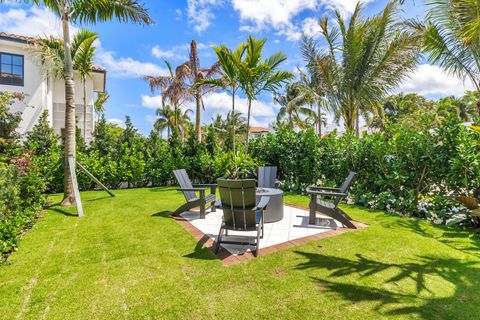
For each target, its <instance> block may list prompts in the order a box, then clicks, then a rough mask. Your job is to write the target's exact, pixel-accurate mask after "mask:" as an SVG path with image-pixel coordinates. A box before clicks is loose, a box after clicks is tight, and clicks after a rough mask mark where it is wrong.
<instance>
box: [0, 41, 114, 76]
mask: <svg viewBox="0 0 480 320" xmlns="http://www.w3.org/2000/svg"><path fill="white" fill-rule="evenodd" d="M0 40H7V41H8V40H13V41H15V40H17V41H20V42H24V43H33V42H35V41H36V40H37V38H34V37H28V36H21V35H18V34H13V33H6V32H0ZM92 70H93V71H97V72H104V73H105V72H107V69H105V68H104V67H100V66H95V65H94V66H93V67H92Z"/></svg>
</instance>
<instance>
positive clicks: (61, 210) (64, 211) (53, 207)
mask: <svg viewBox="0 0 480 320" xmlns="http://www.w3.org/2000/svg"><path fill="white" fill-rule="evenodd" d="M47 209H48V210H50V211H54V212H57V213H60V214H63V215H64V216H67V217H78V214H77V211H76V209H71V210H68V209H64V208H62V207H61V206H60V203H55V204H52V205H50V206H48V207H47Z"/></svg>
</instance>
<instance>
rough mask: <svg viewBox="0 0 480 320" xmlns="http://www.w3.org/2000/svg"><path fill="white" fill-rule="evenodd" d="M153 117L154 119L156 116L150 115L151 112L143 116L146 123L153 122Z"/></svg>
mask: <svg viewBox="0 0 480 320" xmlns="http://www.w3.org/2000/svg"><path fill="white" fill-rule="evenodd" d="M155 119H156V118H155V117H154V116H152V115H151V114H147V115H146V116H145V120H146V121H147V122H148V123H152V124H153V123H155Z"/></svg>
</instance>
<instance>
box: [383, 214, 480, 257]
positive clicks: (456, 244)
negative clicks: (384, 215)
mask: <svg viewBox="0 0 480 320" xmlns="http://www.w3.org/2000/svg"><path fill="white" fill-rule="evenodd" d="M382 225H383V226H384V227H387V228H388V227H390V226H393V224H392V223H384V224H382ZM394 226H395V227H396V228H398V227H400V228H403V229H406V230H409V231H414V232H415V233H416V234H418V235H420V236H423V237H426V238H431V239H435V240H436V241H438V242H441V243H443V244H445V245H447V246H449V247H450V248H452V249H456V250H459V251H461V252H462V253H468V254H471V255H473V256H475V257H479V258H480V237H479V236H478V234H475V233H473V232H472V231H471V230H469V229H467V228H463V227H456V228H455V227H447V226H443V225H430V226H429V228H426V227H425V221H422V220H421V219H402V220H401V221H398V222H395V224H394ZM432 228H433V230H432Z"/></svg>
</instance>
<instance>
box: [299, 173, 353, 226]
mask: <svg viewBox="0 0 480 320" xmlns="http://www.w3.org/2000/svg"><path fill="white" fill-rule="evenodd" d="M355 176H356V173H355V172H350V173H349V174H348V177H347V179H345V181H344V182H343V184H342V186H341V187H340V188H327V187H317V186H310V187H308V188H307V192H308V194H309V195H310V205H309V207H310V216H309V220H308V223H309V224H317V212H319V213H321V214H324V215H326V216H329V217H331V218H333V219H335V220H337V221H339V222H340V223H342V224H343V225H345V226H347V227H348V228H352V229H356V228H357V227H355V225H354V224H353V223H352V218H350V217H349V216H348V215H347V214H346V213H345V212H344V211H343V210H342V209H340V208H339V207H338V205H339V204H340V202H341V201H342V200H343V199H344V198H345V197H346V196H347V193H346V192H347V191H348V189H349V188H350V186H351V185H352V183H353V181H354V180H355ZM321 198H330V199H331V200H330V201H325V200H321Z"/></svg>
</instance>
